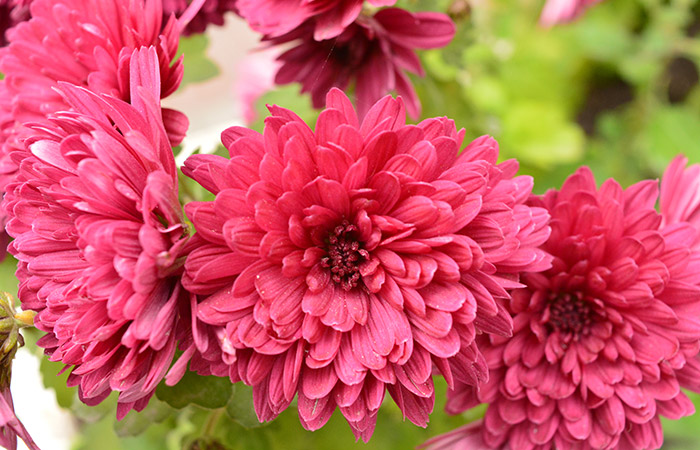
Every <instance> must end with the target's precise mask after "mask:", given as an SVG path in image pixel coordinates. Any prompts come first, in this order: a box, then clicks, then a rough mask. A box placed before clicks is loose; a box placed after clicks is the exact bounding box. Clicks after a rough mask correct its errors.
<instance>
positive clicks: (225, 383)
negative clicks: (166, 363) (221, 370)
mask: <svg viewBox="0 0 700 450" xmlns="http://www.w3.org/2000/svg"><path fill="white" fill-rule="evenodd" d="M232 394H233V384H232V383H231V381H230V380H229V379H228V378H221V377H215V376H208V377H203V376H201V375H197V374H196V373H194V372H189V371H188V372H185V375H184V376H183V377H182V380H180V382H179V383H177V384H176V385H175V386H167V385H166V384H165V382H161V383H160V384H159V385H158V387H157V388H156V396H157V397H158V398H159V399H160V400H162V401H164V402H166V403H168V404H169V405H170V406H172V407H173V408H177V409H181V408H184V407H185V406H187V405H189V404H195V405H199V406H202V407H204V408H208V409H216V408H222V407H224V406H226V404H227V403H228V401H229V399H230V398H231V395H232Z"/></svg>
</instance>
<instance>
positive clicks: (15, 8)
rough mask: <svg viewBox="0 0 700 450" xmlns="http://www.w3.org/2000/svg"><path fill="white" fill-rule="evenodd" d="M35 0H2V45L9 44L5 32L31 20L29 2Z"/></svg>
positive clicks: (0, 29) (0, 39)
mask: <svg viewBox="0 0 700 450" xmlns="http://www.w3.org/2000/svg"><path fill="white" fill-rule="evenodd" d="M32 1H33V0H0V47H3V46H5V45H7V39H6V38H5V32H7V30H9V29H10V28H12V27H14V26H15V25H17V24H18V23H20V22H24V21H25V20H29V17H30V14H29V4H30V3H31V2H32Z"/></svg>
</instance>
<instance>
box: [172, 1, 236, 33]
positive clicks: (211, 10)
mask: <svg viewBox="0 0 700 450" xmlns="http://www.w3.org/2000/svg"><path fill="white" fill-rule="evenodd" d="M237 2H238V0H206V1H205V2H204V4H203V5H202V7H201V8H200V9H199V11H198V12H197V14H196V15H195V16H194V17H193V18H192V19H191V20H190V21H189V22H188V24H187V25H186V26H185V27H184V29H183V30H182V34H183V35H185V36H189V35H191V34H198V33H204V30H206V29H207V27H208V26H209V25H211V24H213V25H219V26H221V25H223V24H224V15H225V14H226V13H228V12H230V11H232V12H236V13H237V12H238V10H237V8H236V3H237ZM190 4H192V0H163V18H164V21H165V20H167V19H168V18H169V17H170V15H171V14H175V15H176V16H178V17H179V16H181V15H182V14H183V13H184V12H185V11H186V10H187V8H188V7H189V6H190Z"/></svg>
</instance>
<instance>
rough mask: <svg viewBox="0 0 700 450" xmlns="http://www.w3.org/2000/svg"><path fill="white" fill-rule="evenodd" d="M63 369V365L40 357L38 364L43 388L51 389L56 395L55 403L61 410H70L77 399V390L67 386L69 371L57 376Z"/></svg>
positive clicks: (45, 357)
mask: <svg viewBox="0 0 700 450" xmlns="http://www.w3.org/2000/svg"><path fill="white" fill-rule="evenodd" d="M63 367H64V366H63V364H61V363H59V362H53V361H49V359H48V357H47V356H44V357H42V358H41V362H40V364H39V370H41V379H42V381H43V382H44V386H46V387H47V388H50V389H53V391H54V392H55V393H56V401H57V402H58V405H59V406H60V407H61V408H70V407H71V406H72V405H73V401H74V400H75V398H76V397H77V394H78V388H77V387H68V385H67V382H68V375H69V374H70V369H68V370H66V371H65V372H63V373H62V374H60V375H59V374H58V373H59V372H60V371H61V370H62V369H63Z"/></svg>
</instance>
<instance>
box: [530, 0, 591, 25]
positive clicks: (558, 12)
mask: <svg viewBox="0 0 700 450" xmlns="http://www.w3.org/2000/svg"><path fill="white" fill-rule="evenodd" d="M598 2H600V0H547V3H546V4H545V5H544V8H543V9H542V14H541V15H540V23H541V24H542V25H545V26H552V25H556V24H558V23H564V22H570V21H572V20H574V19H576V18H577V17H578V16H580V15H581V14H583V12H584V11H585V10H586V9H587V8H589V7H591V6H593V5H595V4H596V3H598Z"/></svg>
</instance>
